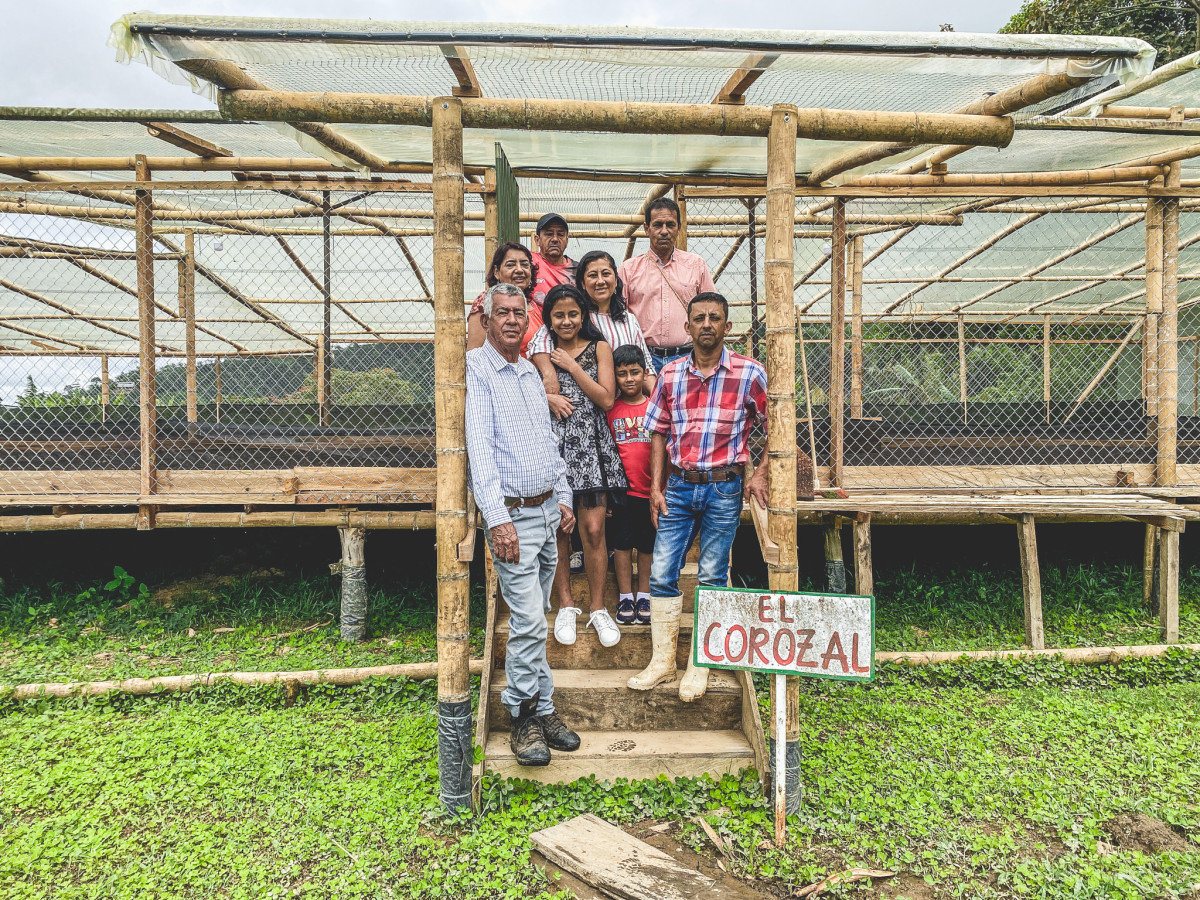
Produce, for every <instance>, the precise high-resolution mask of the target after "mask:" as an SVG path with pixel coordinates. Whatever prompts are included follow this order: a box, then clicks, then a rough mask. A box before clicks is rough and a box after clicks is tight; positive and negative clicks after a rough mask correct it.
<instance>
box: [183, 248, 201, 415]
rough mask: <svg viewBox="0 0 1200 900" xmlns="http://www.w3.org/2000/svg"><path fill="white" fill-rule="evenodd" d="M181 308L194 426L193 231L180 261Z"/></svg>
mask: <svg viewBox="0 0 1200 900" xmlns="http://www.w3.org/2000/svg"><path fill="white" fill-rule="evenodd" d="M179 307H180V310H179V311H180V313H182V315H183V320H184V329H185V330H184V338H183V341H184V355H185V356H186V378H187V420H188V421H189V422H191V423H193V424H194V423H196V422H197V421H199V405H198V403H197V394H196V236H195V234H194V233H193V232H191V231H189V232H188V233H187V235H186V236H185V237H184V251H183V258H182V259H181V260H179Z"/></svg>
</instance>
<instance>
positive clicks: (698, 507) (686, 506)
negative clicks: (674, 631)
mask: <svg viewBox="0 0 1200 900" xmlns="http://www.w3.org/2000/svg"><path fill="white" fill-rule="evenodd" d="M664 493H665V495H666V499H667V513H666V515H663V514H661V513H660V514H659V516H658V534H657V535H656V536H655V538H654V562H653V564H652V565H651V567H650V596H651V597H678V596H679V570H680V569H682V568H683V563H684V560H686V559H687V554H688V550H689V549H690V548H691V546H692V541H693V540H695V537H696V535H697V534H699V535H700V566H699V570H700V577H699V581H700V584H702V585H708V586H710V587H724V586H725V585H726V584H728V582H729V551H730V550H731V549H732V548H733V538H734V536H735V535H736V534H737V528H738V522H739V521H740V519H741V515H742V477H741V476H738V477H737V478H735V479H734V480H733V481H721V482H716V483H713V484H688V483H687V482H685V481H684V480H683V479H682V478H681V477H679V476H678V475H672V476H671V477H670V478H668V479H667V487H666V490H665V491H664Z"/></svg>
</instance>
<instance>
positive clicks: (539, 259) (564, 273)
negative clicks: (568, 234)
mask: <svg viewBox="0 0 1200 900" xmlns="http://www.w3.org/2000/svg"><path fill="white" fill-rule="evenodd" d="M533 264H534V265H535V266H537V280H536V281H535V282H534V283H533V299H534V300H536V301H537V302H538V303H539V304H540V303H542V302H543V301H544V300H545V299H546V295H547V294H548V293H550V289H551V288H554V287H558V285H560V284H574V283H575V260H573V259H571V258H570V257H568V256H564V257H563V261H562V265H560V266H553V265H551V264H550V263H549V262H548V261H547V260H546V257H544V256H542V254H540V253H534V254H533Z"/></svg>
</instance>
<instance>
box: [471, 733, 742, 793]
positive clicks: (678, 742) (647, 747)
mask: <svg viewBox="0 0 1200 900" xmlns="http://www.w3.org/2000/svg"><path fill="white" fill-rule="evenodd" d="M579 740H580V746H579V749H578V750H576V751H574V752H573V753H560V752H558V751H551V754H550V755H551V760H550V765H548V766H519V765H517V760H516V757H514V756H513V752H512V749H511V748H510V747H509V742H508V734H507V732H497V731H495V730H493V731H492V733H491V735H490V736H489V737H488V742H487V771H488V772H490V773H491V774H493V775H496V776H498V777H501V778H525V779H528V780H530V781H540V782H544V783H547V784H553V783H555V782H572V781H575V780H577V779H579V778H586V777H588V776H589V775H595V776H596V778H597V779H599V780H600V781H615V780H616V779H618V778H628V779H630V780H631V781H632V780H635V779H642V778H657V777H658V776H659V775H661V774H666V775H669V776H670V777H672V778H698V777H699V776H701V775H705V774H707V775H711V776H712V777H713V778H720V777H721V776H722V775H725V774H737V773H738V772H740V771H742V770H743V769H749V768H753V767H754V764H755V763H754V750H753V749H752V748H751V746H750V742H749V741H748V740H747V739H746V735H745V734H743V733H742V731H741V730H740V729H738V730H722V731H709V730H703V731H581V732H579Z"/></svg>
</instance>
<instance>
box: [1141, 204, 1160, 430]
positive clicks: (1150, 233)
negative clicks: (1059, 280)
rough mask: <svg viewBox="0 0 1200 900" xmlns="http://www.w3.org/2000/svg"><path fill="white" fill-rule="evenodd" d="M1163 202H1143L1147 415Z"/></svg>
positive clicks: (1152, 399)
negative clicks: (1144, 203) (1144, 210)
mask: <svg viewBox="0 0 1200 900" xmlns="http://www.w3.org/2000/svg"><path fill="white" fill-rule="evenodd" d="M1162 213H1163V209H1162V201H1161V200H1158V199H1156V198H1152V199H1150V200H1147V201H1146V327H1145V330H1144V332H1143V334H1144V337H1143V340H1142V392H1143V396H1144V397H1145V398H1146V414H1147V415H1148V416H1152V417H1155V418H1157V416H1158V401H1159V394H1158V325H1159V319H1160V318H1161V317H1162V303H1163V299H1162V295H1163V268H1162V266H1163V214H1162Z"/></svg>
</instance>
